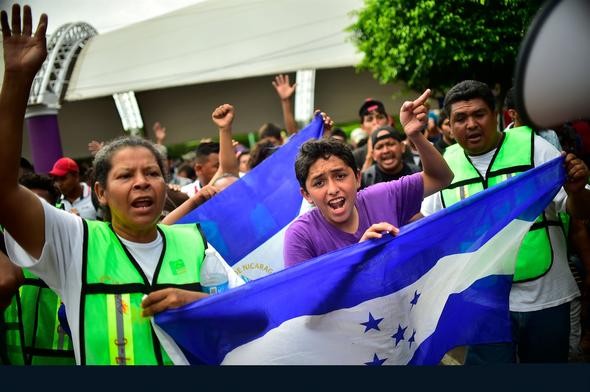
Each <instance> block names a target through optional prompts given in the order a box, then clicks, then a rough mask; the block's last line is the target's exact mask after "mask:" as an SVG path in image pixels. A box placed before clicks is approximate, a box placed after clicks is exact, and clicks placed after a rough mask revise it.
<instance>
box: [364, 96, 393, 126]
mask: <svg viewBox="0 0 590 392" xmlns="http://www.w3.org/2000/svg"><path fill="white" fill-rule="evenodd" d="M374 111H377V112H379V113H381V114H384V115H387V112H386V111H385V106H384V105H383V102H381V101H377V100H376V99H373V98H367V99H366V100H365V102H364V103H363V105H362V106H361V108H360V109H359V117H360V118H361V121H362V120H363V117H365V116H366V115H367V114H369V113H370V112H374Z"/></svg>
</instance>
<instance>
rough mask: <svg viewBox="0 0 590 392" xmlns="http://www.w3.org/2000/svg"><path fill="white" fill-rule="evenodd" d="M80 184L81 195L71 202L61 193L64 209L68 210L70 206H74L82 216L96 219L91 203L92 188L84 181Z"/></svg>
mask: <svg viewBox="0 0 590 392" xmlns="http://www.w3.org/2000/svg"><path fill="white" fill-rule="evenodd" d="M80 185H81V186H82V195H81V196H80V197H79V198H77V199H76V200H74V202H73V203H70V202H69V201H68V199H66V198H65V197H64V196H63V195H62V196H61V202H62V203H63V205H64V209H65V210H66V211H68V212H70V211H71V210H72V208H75V209H76V210H77V211H78V214H79V215H80V216H81V217H82V218H86V219H92V220H96V208H94V204H92V190H91V189H90V187H89V186H88V185H87V184H86V183H84V182H81V183H80Z"/></svg>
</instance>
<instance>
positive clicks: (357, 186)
mask: <svg viewBox="0 0 590 392" xmlns="http://www.w3.org/2000/svg"><path fill="white" fill-rule="evenodd" d="M354 176H355V177H356V189H359V188H360V187H361V178H362V173H361V171H360V170H358V171H357V172H356V173H355V175H354Z"/></svg>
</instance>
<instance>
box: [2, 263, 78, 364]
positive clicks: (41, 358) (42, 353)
mask: <svg viewBox="0 0 590 392" xmlns="http://www.w3.org/2000/svg"><path fill="white" fill-rule="evenodd" d="M22 271H23V275H24V277H25V282H24V283H23V285H22V286H21V287H20V288H19V293H18V294H17V295H15V296H14V297H13V299H12V303H11V304H10V306H9V307H8V308H6V310H5V312H4V321H5V325H6V350H7V353H8V359H9V361H10V363H11V364H12V365H75V364H76V360H75V359H74V349H73V344H72V340H71V338H70V337H69V336H68V335H67V334H66V332H65V330H64V329H63V328H62V326H61V325H60V323H59V319H58V316H57V312H58V310H59V306H60V304H61V300H60V298H59V297H58V296H57V294H55V293H54V292H53V290H51V289H50V288H49V287H47V285H46V284H45V282H43V281H42V280H41V279H39V278H38V277H37V276H35V275H34V274H33V273H31V272H30V271H29V270H27V269H26V268H23V270H22Z"/></svg>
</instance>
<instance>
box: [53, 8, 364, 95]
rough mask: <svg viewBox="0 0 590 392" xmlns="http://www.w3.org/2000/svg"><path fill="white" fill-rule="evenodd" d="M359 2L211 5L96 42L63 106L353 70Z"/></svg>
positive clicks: (81, 63) (90, 45) (76, 72)
mask: <svg viewBox="0 0 590 392" xmlns="http://www.w3.org/2000/svg"><path fill="white" fill-rule="evenodd" d="M362 5H363V1H362V0H321V1H317V0H315V1H314V0H208V1H204V2H202V3H198V4H195V5H193V6H189V7H186V8H183V9H181V10H178V11H174V12H172V13H169V14H166V15H163V16H161V17H158V18H154V19H151V20H148V21H144V22H140V23H137V24H134V25H131V26H129V27H126V28H123V29H120V30H116V31H112V32H109V33H106V34H101V35H98V36H96V37H93V38H92V39H91V40H90V41H89V42H88V44H87V45H86V46H85V47H84V48H83V49H82V52H81V53H80V56H79V58H78V61H77V62H76V65H75V67H74V70H73V72H72V75H71V77H70V82H69V87H68V90H67V93H66V97H65V99H66V100H67V101H75V100H83V99H89V98H95V97H101V96H108V95H111V94H113V93H116V92H123V91H129V90H134V91H145V90H153V89H159V88H166V87H173V86H180V85H188V84H197V83H204V82H213V81H220V80H228V79H238V78H246V77H252V76H259V75H270V74H276V73H280V72H292V71H295V70H299V69H309V68H312V69H321V68H335V67H342V66H351V65H354V64H356V63H357V62H358V61H359V60H360V58H361V54H360V53H358V52H357V50H356V48H355V47H354V45H353V43H352V42H351V40H350V33H348V32H346V31H345V29H346V28H347V27H348V26H350V25H351V24H352V23H353V22H354V17H353V16H352V15H351V11H353V10H358V9H359V8H361V7H362Z"/></svg>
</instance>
